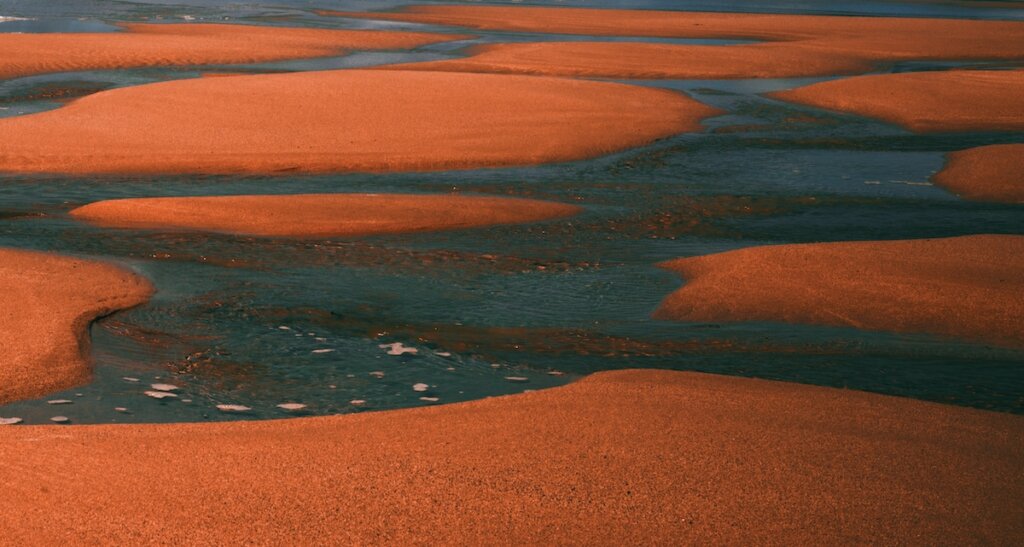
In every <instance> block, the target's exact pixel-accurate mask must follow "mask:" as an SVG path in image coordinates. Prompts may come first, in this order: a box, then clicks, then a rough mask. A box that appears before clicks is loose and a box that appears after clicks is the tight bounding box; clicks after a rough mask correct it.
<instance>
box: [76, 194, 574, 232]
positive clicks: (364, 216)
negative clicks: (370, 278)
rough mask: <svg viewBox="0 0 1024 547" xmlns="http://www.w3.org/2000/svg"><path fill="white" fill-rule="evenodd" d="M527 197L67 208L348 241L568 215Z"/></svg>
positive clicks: (222, 200)
mask: <svg viewBox="0 0 1024 547" xmlns="http://www.w3.org/2000/svg"><path fill="white" fill-rule="evenodd" d="M579 211H580V208H579V207H577V206H575V205H566V204H562V203H555V202H551V201H539V200H532V199H513V198H500V197H483V196H459V195H413V194H302V195H283V196H214V197H182V198H150V199H117V200H109V201H100V202H96V203H91V204H89V205H86V206H84V207H79V208H77V209H75V210H73V211H71V215H72V216H74V217H77V218H80V219H82V220H87V221H90V222H95V223H97V224H100V225H104V226H114V227H122V228H186V229H196V230H205V231H214V232H228V233H236V234H249V235H260V236H299V237H302V236H356V235H371V234H391V233H402V232H421V231H429V230H452V229H458V228H472V227H477V226H491V225H495V224H510V223H517V222H531V221H537V220H543V219H549V218H556V217H563V216H570V215H574V214H576V213H577V212H579Z"/></svg>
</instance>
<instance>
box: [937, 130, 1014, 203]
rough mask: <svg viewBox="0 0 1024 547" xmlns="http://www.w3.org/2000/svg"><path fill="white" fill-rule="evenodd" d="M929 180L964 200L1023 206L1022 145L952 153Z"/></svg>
mask: <svg viewBox="0 0 1024 547" xmlns="http://www.w3.org/2000/svg"><path fill="white" fill-rule="evenodd" d="M932 180H933V181H935V183H936V184H938V185H939V186H942V187H944V188H948V189H949V190H950V191H951V192H955V193H956V194H957V195H959V196H961V197H963V198H964V199H970V200H975V201H998V202H1003V203H1024V144H995V145H991V146H980V147H978V148H970V149H968V150H960V151H958V152H952V153H950V154H949V155H948V156H947V157H946V166H945V167H944V168H943V169H942V170H941V171H939V172H938V173H936V174H935V176H934V177H932Z"/></svg>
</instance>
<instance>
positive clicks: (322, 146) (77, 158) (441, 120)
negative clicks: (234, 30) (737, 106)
mask: <svg viewBox="0 0 1024 547" xmlns="http://www.w3.org/2000/svg"><path fill="white" fill-rule="evenodd" d="M718 112H719V111H718V110H716V109H713V108H711V107H709V106H705V105H703V104H701V103H698V102H696V101H694V100H692V99H690V98H688V97H686V96H684V95H682V94H679V93H675V92H671V91H667V90H661V89H650V88H643V87H636V86H628V85H622V84H613V83H604V82H589V81H575V80H565V79H559V78H537V77H527V76H501V75H491V74H449V73H430V72H399V71H394V72H385V71H379V70H336V71H323V72H301V73H292V74H266V75H255V76H232V77H230V78H197V79H191V80H182V81H173V82H164V83H158V84H150V85H142V86H137V87H130V88H122V89H114V90H110V91H104V92H100V93H96V94H94V95H90V96H88V97H85V98H82V99H79V100H77V101H75V102H73V103H71V104H70V105H68V106H65V107H63V108H59V109H57V110H52V111H48V112H43V113H39V114H32V115H28V116H19V117H14V118H6V119H2V120H0V171H20V172H64V173H262V174H271V173H282V172H334V171H417V170H442V169H464V168H476V167H497V166H512V165H533V164H539V163H546V162H554V161H567V160H575V159H583V158H590V157H594V156H599V155H602V154H607V153H610V152H614V151H618V150H622V149H626V148H630V147H634V146H639V145H643V144H647V143H649V142H651V141H653V140H656V139H659V138H662V137H667V136H670V135H674V134H676V133H680V132H684V131H697V130H700V129H701V126H700V120H702V119H703V118H706V117H708V116H712V115H716V114H718Z"/></svg>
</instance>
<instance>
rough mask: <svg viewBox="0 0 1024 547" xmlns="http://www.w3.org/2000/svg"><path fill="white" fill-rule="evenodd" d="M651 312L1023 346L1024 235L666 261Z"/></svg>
mask: <svg viewBox="0 0 1024 547" xmlns="http://www.w3.org/2000/svg"><path fill="white" fill-rule="evenodd" d="M662 266H663V267H665V268H667V269H670V270H672V271H675V272H678V273H679V274H680V275H681V276H683V278H684V279H685V280H686V284H685V285H684V286H683V287H682V288H680V289H679V290H677V291H676V292H674V293H672V294H671V295H669V296H668V297H667V298H666V299H665V300H664V301H663V302H662V304H661V306H660V307H659V308H658V310H657V312H656V313H655V317H657V318H659V319H672V320H680V321H778V322H785V323H809V324H820V325H834V326H842V327H853V328H857V329H862V330H880V331H891V332H901V333H928V334H934V335H938V336H943V337H957V338H963V339H967V340H972V341H978V342H985V343H990V344H994V345H999V346H1006V347H1024V333H1022V331H1021V328H1020V326H1021V321H1022V320H1024V276H1021V275H1020V272H1022V271H1024V236H1016V235H974V236H963V237H952V238H943V239H916V240H897V241H858V242H844V243H813V244H800V245H770V246H762V247H749V248H746V249H740V250H736V251H729V252H724V253H718V254H712V255H706V256H697V257H691V258H682V259H677V260H672V261H669V262H665V263H663V264H662Z"/></svg>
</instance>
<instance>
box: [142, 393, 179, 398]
mask: <svg viewBox="0 0 1024 547" xmlns="http://www.w3.org/2000/svg"><path fill="white" fill-rule="evenodd" d="M144 393H145V395H146V396H147V397H152V398H154V399H167V398H175V397H177V395H175V394H173V393H168V392H166V391H145V392H144Z"/></svg>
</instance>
